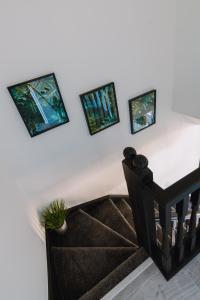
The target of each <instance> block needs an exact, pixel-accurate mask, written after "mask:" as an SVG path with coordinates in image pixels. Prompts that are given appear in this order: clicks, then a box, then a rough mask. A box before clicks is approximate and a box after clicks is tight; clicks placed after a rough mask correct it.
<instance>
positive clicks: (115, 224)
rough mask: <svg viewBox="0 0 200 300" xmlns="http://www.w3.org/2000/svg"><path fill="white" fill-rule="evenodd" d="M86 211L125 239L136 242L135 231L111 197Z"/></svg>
mask: <svg viewBox="0 0 200 300" xmlns="http://www.w3.org/2000/svg"><path fill="white" fill-rule="evenodd" d="M87 213H88V214H89V215H91V216H92V217H94V218H95V219H97V220H99V221H100V222H102V223H103V224H105V225H106V226H108V227H110V228H111V229H113V230H114V231H116V232H118V233H119V234H120V235H122V236H123V237H125V238H126V239H128V240H130V241H131V242H133V243H135V244H136V243H137V238H136V234H135V231H134V230H133V228H132V227H131V226H130V224H129V223H128V221H127V220H126V218H125V217H124V216H123V214H122V213H121V211H120V210H119V209H118V208H117V206H116V205H115V204H114V203H113V201H112V200H111V199H107V200H105V201H103V202H101V203H99V204H97V205H96V206H93V207H92V208H91V209H89V210H88V211H87Z"/></svg>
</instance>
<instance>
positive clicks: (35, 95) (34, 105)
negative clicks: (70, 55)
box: [8, 73, 69, 137]
mask: <svg viewBox="0 0 200 300" xmlns="http://www.w3.org/2000/svg"><path fill="white" fill-rule="evenodd" d="M8 90H9V92H10V95H11V97H12V99H13V101H14V103H15V105H16V107H17V109H18V111H19V113H20V115H21V117H22V119H23V121H24V124H25V126H26V128H27V129H28V132H29V134H30V136H31V137H34V136H36V135H38V134H41V133H43V132H45V131H47V130H50V129H52V128H55V127H57V126H60V125H62V124H64V123H67V122H69V118H68V115H67V112H66V110H65V106H64V103H63V100H62V96H61V93H60V90H59V87H58V83H57V80H56V77H55V74H54V73H51V74H48V75H45V76H41V77H38V78H35V79H32V80H29V81H25V82H22V83H19V84H16V85H13V86H10V87H8Z"/></svg>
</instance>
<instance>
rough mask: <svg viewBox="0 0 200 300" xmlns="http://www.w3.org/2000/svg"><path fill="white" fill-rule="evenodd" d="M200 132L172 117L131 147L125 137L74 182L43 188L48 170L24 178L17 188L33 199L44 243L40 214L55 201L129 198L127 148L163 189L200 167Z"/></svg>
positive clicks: (30, 208) (181, 118)
mask: <svg viewBox="0 0 200 300" xmlns="http://www.w3.org/2000/svg"><path fill="white" fill-rule="evenodd" d="M199 129H200V125H199V124H194V122H192V121H189V120H188V119H186V118H185V117H184V116H182V115H178V114H175V113H174V114H170V120H167V122H166V123H165V125H163V127H162V128H161V127H159V126H155V127H152V128H151V129H148V130H146V131H144V132H143V133H141V134H138V135H134V136H131V138H129V145H127V142H126V141H125V140H124V139H123V137H122V139H121V141H120V145H118V148H115V147H113V149H115V150H113V153H111V152H110V154H108V155H107V156H106V157H104V158H103V159H101V160H98V161H96V162H95V163H93V164H90V165H88V167H87V168H84V169H83V168H82V170H80V172H79V173H78V174H72V176H71V177H70V178H67V177H66V178H65V177H64V176H63V178H62V179H61V180H60V181H59V182H54V184H52V185H51V186H49V187H48V188H47V187H46V186H45V188H44V187H43V186H42V185H41V184H40V180H41V181H42V179H43V178H44V176H45V175H46V176H47V174H46V172H47V170H46V169H45V168H44V169H42V168H41V169H40V170H39V171H38V172H36V173H35V174H32V176H29V177H23V178H20V179H19V180H18V182H17V185H18V188H19V189H20V190H21V192H22V193H23V194H24V198H25V199H29V200H27V201H28V203H29V204H28V207H27V209H28V214H29V217H30V220H31V224H32V226H33V228H34V230H35V231H36V233H37V235H38V236H39V237H40V238H42V239H43V236H44V233H43V229H42V228H41V226H40V224H39V218H38V213H37V211H38V210H40V209H41V208H42V207H43V206H45V205H46V204H48V203H49V202H51V201H52V200H53V199H56V198H64V199H66V203H67V205H68V206H69V207H70V206H73V205H76V204H79V203H83V202H86V201H89V200H92V199H95V198H98V197H101V196H103V195H106V194H110V193H116V194H117V193H119V194H127V189H126V184H125V180H124V175H123V169H122V165H121V161H122V158H123V157H122V152H123V148H124V147H126V146H132V147H135V148H136V150H137V152H138V153H142V154H144V155H146V157H147V158H148V159H149V167H150V168H151V169H152V171H153V172H154V180H155V181H156V182H157V183H158V184H159V185H161V186H162V187H163V188H166V187H167V186H169V185H170V184H172V183H174V182H175V181H177V180H178V179H180V178H182V177H183V176H185V175H186V174H188V173H189V172H191V171H192V170H194V169H195V168H197V167H198V162H199V157H200V153H199V149H200V137H199ZM155 136H156V139H155ZM141 137H142V140H140V138H141ZM145 137H146V139H145ZM144 141H145V142H144ZM33 183H34V185H33ZM30 195H31V198H30ZM41 203H43V204H42V205H41Z"/></svg>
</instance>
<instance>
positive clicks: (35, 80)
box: [7, 73, 69, 137]
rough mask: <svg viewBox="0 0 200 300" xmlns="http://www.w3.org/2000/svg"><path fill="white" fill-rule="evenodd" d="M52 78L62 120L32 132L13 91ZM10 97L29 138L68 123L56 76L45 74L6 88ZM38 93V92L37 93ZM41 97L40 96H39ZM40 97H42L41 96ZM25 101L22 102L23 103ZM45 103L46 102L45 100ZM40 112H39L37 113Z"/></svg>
mask: <svg viewBox="0 0 200 300" xmlns="http://www.w3.org/2000/svg"><path fill="white" fill-rule="evenodd" d="M48 77H49V78H50V77H51V78H52V80H53V81H52V82H53V83H54V88H55V89H56V92H57V95H58V98H57V100H58V102H59V105H60V111H61V114H62V116H63V120H62V121H61V122H58V123H57V124H56V123H55V124H52V126H49V127H48V128H44V129H43V130H40V131H38V132H34V133H33V131H32V130H31V128H30V126H29V125H28V122H27V119H26V118H25V116H24V114H23V113H22V109H20V105H19V103H17V99H16V97H15V95H14V89H16V88H19V87H23V86H28V85H29V84H31V83H34V82H39V81H41V80H43V79H44V80H45V79H47V78H48ZM7 89H8V91H9V93H10V95H11V98H12V99H13V102H14V104H15V106H16V108H17V110H18V112H19V114H20V116H21V118H22V120H23V122H24V124H25V126H26V128H27V130H28V132H29V134H30V136H31V137H35V136H37V135H40V134H42V133H44V132H47V131H49V130H51V129H53V128H56V127H59V126H61V125H63V124H66V123H68V122H69V117H68V114H67V111H66V108H65V104H64V102H63V98H62V95H61V92H60V89H59V86H58V82H57V79H56V76H55V73H49V74H46V75H43V76H40V77H36V78H33V79H30V80H27V81H24V82H21V83H17V84H15V85H12V86H9V87H7ZM38 93H39V92H38ZM40 95H42V94H40ZM41 97H42V96H41ZM25 101H26V100H24V103H25ZM46 101H47V100H46ZM39 112H40V111H39ZM37 114H38V111H37Z"/></svg>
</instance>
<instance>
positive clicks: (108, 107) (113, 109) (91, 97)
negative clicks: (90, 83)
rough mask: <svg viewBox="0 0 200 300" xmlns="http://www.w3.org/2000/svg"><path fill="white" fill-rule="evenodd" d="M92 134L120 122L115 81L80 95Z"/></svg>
mask: <svg viewBox="0 0 200 300" xmlns="http://www.w3.org/2000/svg"><path fill="white" fill-rule="evenodd" d="M80 98H81V102H82V106H83V110H84V113H85V117H86V121H87V125H88V128H89V132H90V134H91V135H93V134H95V133H97V132H100V131H102V130H104V129H106V128H108V127H110V126H113V125H114V124H117V123H119V112H118V107H117V98H116V92H115V85H114V82H111V83H108V84H106V85H103V86H101V87H99V88H96V89H94V90H92V91H89V92H87V93H84V94H82V95H80Z"/></svg>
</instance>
